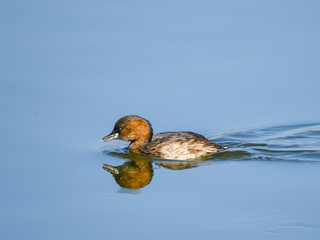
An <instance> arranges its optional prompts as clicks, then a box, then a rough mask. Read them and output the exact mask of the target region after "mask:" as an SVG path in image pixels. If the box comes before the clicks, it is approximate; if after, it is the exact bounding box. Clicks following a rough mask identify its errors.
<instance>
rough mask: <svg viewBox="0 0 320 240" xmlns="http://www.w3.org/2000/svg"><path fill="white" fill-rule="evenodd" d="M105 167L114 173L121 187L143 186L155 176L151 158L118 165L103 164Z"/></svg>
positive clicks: (133, 187) (135, 187)
mask: <svg viewBox="0 0 320 240" xmlns="http://www.w3.org/2000/svg"><path fill="white" fill-rule="evenodd" d="M103 169H104V170H106V171H108V172H110V173H111V174H112V175H113V177H114V179H115V180H116V182H117V183H118V184H119V186H120V187H123V188H129V189H139V188H143V187H144V186H146V185H148V184H149V183H150V182H151V179H152V177H153V168H152V163H151V161H150V160H131V161H128V162H125V163H124V164H122V165H121V166H117V167H113V166H111V165H108V164H103Z"/></svg>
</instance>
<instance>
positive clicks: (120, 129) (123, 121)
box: [102, 115, 153, 148]
mask: <svg viewBox="0 0 320 240" xmlns="http://www.w3.org/2000/svg"><path fill="white" fill-rule="evenodd" d="M152 134H153V130H152V127H151V124H150V123H149V121H148V120H146V119H144V118H142V117H139V116H136V115H128V116H125V117H122V118H120V119H119V120H118V121H117V122H116V124H115V125H114V128H113V130H112V132H111V133H110V134H109V135H107V136H105V137H104V138H102V141H104V142H107V141H110V140H113V139H121V140H125V141H130V142H131V143H132V144H133V145H132V144H131V145H132V146H131V145H130V148H133V147H134V146H135V145H139V146H140V145H143V144H146V143H148V142H150V140H151V138H152Z"/></svg>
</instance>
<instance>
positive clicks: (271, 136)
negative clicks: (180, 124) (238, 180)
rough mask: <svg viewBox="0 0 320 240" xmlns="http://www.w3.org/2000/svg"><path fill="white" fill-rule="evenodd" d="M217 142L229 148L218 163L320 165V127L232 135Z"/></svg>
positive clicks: (252, 130) (276, 129)
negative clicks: (302, 163)
mask: <svg viewBox="0 0 320 240" xmlns="http://www.w3.org/2000/svg"><path fill="white" fill-rule="evenodd" d="M214 139H215V141H216V142H218V143H220V144H222V145H227V146H229V149H228V151H225V152H222V153H218V154H216V155H215V156H214V159H215V160H226V159H235V160H237V159H238V160H267V161H290V162H320V124H319V123H314V124H298V125H284V126H272V127H266V128H254V129H247V130H241V131H232V132H228V133H225V134H222V135H220V136H219V137H218V138H214Z"/></svg>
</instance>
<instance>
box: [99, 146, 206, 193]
mask: <svg viewBox="0 0 320 240" xmlns="http://www.w3.org/2000/svg"><path fill="white" fill-rule="evenodd" d="M104 153H106V154H108V155H112V156H116V157H118V158H122V159H125V160H126V162H124V163H123V164H122V165H120V166H111V165H109V164H103V166H102V167H103V169H104V170H106V171H108V172H109V173H111V174H112V176H113V177H114V179H115V181H116V182H117V184H118V185H119V186H120V187H122V188H127V189H139V188H143V187H145V186H146V185H148V184H149V183H150V182H151V180H152V177H153V173H154V170H153V164H155V165H157V166H159V167H164V168H167V169H171V170H183V169H189V168H194V167H197V166H199V165H203V164H208V162H203V161H202V162H201V161H199V162H196V161H192V162H190V161H189V162H187V161H167V160H156V159H151V158H149V157H148V156H143V155H140V154H134V153H131V152H109V151H104Z"/></svg>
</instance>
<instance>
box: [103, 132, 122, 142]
mask: <svg viewBox="0 0 320 240" xmlns="http://www.w3.org/2000/svg"><path fill="white" fill-rule="evenodd" d="M118 137H119V133H114V134H109V135H107V136H105V137H104V138H102V139H101V141H102V142H108V141H111V140H113V139H116V138H118Z"/></svg>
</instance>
